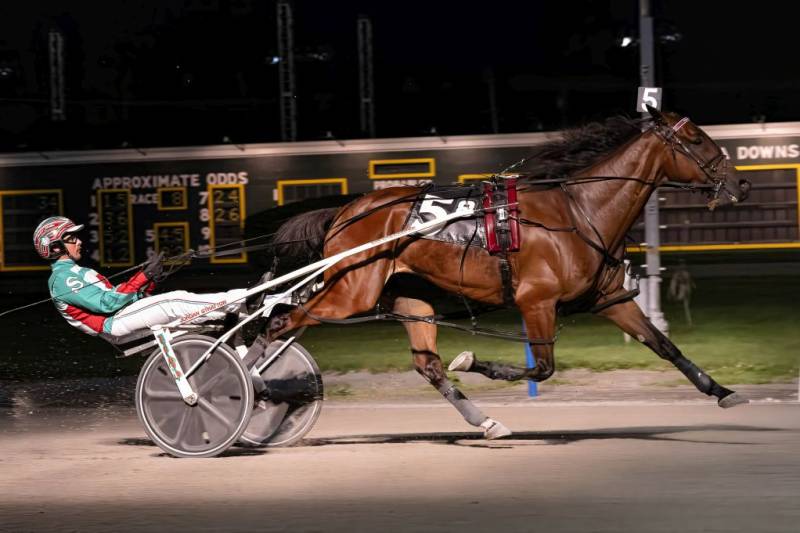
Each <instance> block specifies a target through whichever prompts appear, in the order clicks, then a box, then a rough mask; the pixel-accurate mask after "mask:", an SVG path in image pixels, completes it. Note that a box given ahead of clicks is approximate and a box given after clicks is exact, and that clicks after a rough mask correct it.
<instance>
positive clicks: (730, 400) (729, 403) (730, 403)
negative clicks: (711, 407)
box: [717, 392, 750, 409]
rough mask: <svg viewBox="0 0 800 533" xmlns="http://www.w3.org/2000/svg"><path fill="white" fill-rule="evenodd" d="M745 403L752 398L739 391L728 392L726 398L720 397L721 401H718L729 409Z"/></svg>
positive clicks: (724, 407) (718, 403) (721, 405)
mask: <svg viewBox="0 0 800 533" xmlns="http://www.w3.org/2000/svg"><path fill="white" fill-rule="evenodd" d="M743 403H750V400H748V399H747V398H745V397H744V396H742V395H741V394H739V393H738V392H732V393H731V394H728V395H727V396H725V397H724V398H720V399H719V401H718V402H717V405H719V406H720V407H722V408H723V409H728V408H730V407H735V406H737V405H740V404H743Z"/></svg>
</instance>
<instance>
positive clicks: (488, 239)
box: [405, 178, 519, 254]
mask: <svg viewBox="0 0 800 533" xmlns="http://www.w3.org/2000/svg"><path fill="white" fill-rule="evenodd" d="M464 207H467V208H470V209H476V208H483V211H480V212H479V213H478V214H476V215H475V216H473V217H469V218H460V219H457V220H454V221H452V222H449V223H448V224H446V225H445V226H444V227H440V228H436V229H434V230H431V231H428V232H426V233H425V234H424V235H422V238H423V239H429V240H435V241H441V242H447V243H450V244H456V245H460V246H479V247H481V248H484V249H486V250H488V251H489V253H491V254H505V253H507V252H517V251H519V209H518V208H517V190H516V179H515V178H498V179H493V180H492V181H485V182H481V183H479V184H471V185H458V186H435V185H434V186H431V187H430V188H428V189H426V190H425V192H424V194H423V195H420V197H419V198H418V199H417V200H416V201H415V202H414V205H413V207H412V208H411V212H410V214H409V217H408V221H407V222H406V226H405V227H406V228H413V227H415V226H419V225H421V224H423V223H425V222H430V221H431V220H433V219H434V218H436V217H441V216H444V215H448V214H451V213H455V212H456V210H458V209H460V208H462V209H463V208H464Z"/></svg>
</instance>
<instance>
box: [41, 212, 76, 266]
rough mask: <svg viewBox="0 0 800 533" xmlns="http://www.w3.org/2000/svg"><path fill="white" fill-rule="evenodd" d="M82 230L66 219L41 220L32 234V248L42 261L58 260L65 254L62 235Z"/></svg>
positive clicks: (65, 249)
mask: <svg viewBox="0 0 800 533" xmlns="http://www.w3.org/2000/svg"><path fill="white" fill-rule="evenodd" d="M82 229H83V224H75V223H74V222H73V221H71V220H70V219H68V218H67V217H50V218H46V219H44V220H42V221H41V222H40V223H39V225H38V226H36V230H34V232H33V246H34V247H35V248H36V251H37V252H38V253H39V255H40V256H42V258H43V259H58V258H59V257H61V256H62V255H64V254H65V253H67V247H66V246H64V241H62V239H63V238H64V235H66V234H67V233H74V232H76V231H80V230H82Z"/></svg>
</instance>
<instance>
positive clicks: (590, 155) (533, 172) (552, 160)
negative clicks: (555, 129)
mask: <svg viewBox="0 0 800 533" xmlns="http://www.w3.org/2000/svg"><path fill="white" fill-rule="evenodd" d="M648 121H649V119H647V120H642V119H630V118H628V117H625V116H615V117H610V118H607V119H605V120H604V121H603V122H591V123H589V124H586V125H584V126H580V127H577V128H573V129H569V130H565V131H564V132H562V133H561V135H560V136H559V137H558V138H557V139H555V140H552V141H549V142H546V143H544V144H540V145H538V146H536V147H534V149H533V152H532V153H531V154H530V155H529V156H528V157H527V158H526V159H525V160H524V163H522V164H521V165H520V166H518V167H517V168H514V170H513V173H514V174H519V175H520V176H521V177H522V178H523V179H526V180H537V179H546V178H566V177H569V176H571V175H574V174H575V173H576V172H577V171H579V170H582V169H584V168H586V167H588V166H591V165H592V164H594V163H596V162H597V161H599V160H600V159H602V158H603V157H605V156H606V155H608V154H609V153H611V152H612V151H614V150H615V149H617V148H619V147H620V146H622V145H623V144H625V143H626V142H628V141H629V140H631V139H633V138H634V137H635V136H636V135H638V134H639V133H641V131H642V126H643V124H644V123H645V122H648Z"/></svg>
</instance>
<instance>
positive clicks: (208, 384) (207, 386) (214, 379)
mask: <svg viewBox="0 0 800 533" xmlns="http://www.w3.org/2000/svg"><path fill="white" fill-rule="evenodd" d="M227 373H228V369H227V368H223V369H221V370H220V371H219V372H217V373H216V374H214V375H213V376H211V377H210V378H208V379H207V380H205V381H204V382H203V383H201V384H200V385H199V386H197V387H196V390H197V395H198V396H204V395H205V393H207V392H208V391H210V390H211V389H212V388H214V386H215V385H216V384H217V383H219V382H220V380H221V379H222V378H224V377H225V375H226V374H227ZM194 381H195V383H196V382H197V381H198V380H194Z"/></svg>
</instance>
